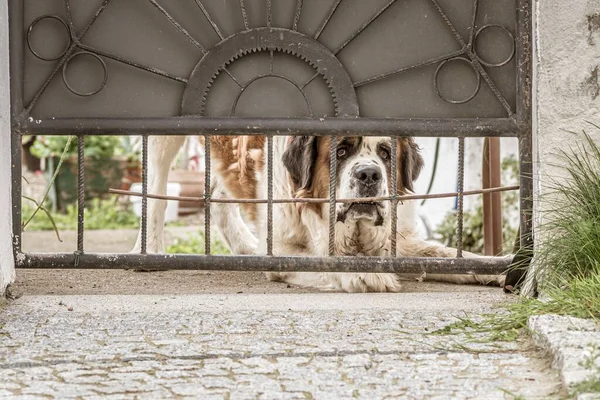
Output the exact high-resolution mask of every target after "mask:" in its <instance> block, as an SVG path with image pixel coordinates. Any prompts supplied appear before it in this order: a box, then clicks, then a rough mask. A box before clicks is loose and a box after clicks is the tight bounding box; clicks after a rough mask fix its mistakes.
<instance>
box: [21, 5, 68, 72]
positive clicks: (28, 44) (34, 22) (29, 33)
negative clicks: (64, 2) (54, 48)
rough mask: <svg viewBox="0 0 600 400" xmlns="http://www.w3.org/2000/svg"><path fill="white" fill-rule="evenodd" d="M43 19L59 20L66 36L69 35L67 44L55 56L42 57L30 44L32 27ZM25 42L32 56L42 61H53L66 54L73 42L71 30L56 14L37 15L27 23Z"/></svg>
mask: <svg viewBox="0 0 600 400" xmlns="http://www.w3.org/2000/svg"><path fill="white" fill-rule="evenodd" d="M45 19H51V20H54V21H58V22H60V23H61V24H62V26H63V27H64V28H65V31H66V32H67V36H68V37H69V41H68V43H67V46H66V47H65V49H64V50H63V51H61V52H60V53H59V54H58V55H57V56H56V57H43V56H41V55H40V54H39V53H38V52H37V51H35V50H34V49H33V46H32V45H31V33H32V32H33V28H34V27H35V26H36V24H37V23H38V22H41V21H43V20H45ZM26 42H27V47H28V48H29V51H31V53H32V54H33V55H34V56H36V57H37V58H39V59H40V60H43V61H55V60H58V59H59V58H62V57H63V56H64V55H65V54H67V51H69V48H70V47H71V44H72V43H73V39H72V38H71V30H70V29H69V26H68V25H67V23H66V22H65V21H64V20H63V19H62V18H60V17H58V16H56V15H42V16H41V17H37V18H36V19H35V20H34V21H33V22H32V23H31V25H29V28H28V29H27V38H26Z"/></svg>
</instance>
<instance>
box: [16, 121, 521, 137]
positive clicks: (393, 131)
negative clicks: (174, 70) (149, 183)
mask: <svg viewBox="0 0 600 400" xmlns="http://www.w3.org/2000/svg"><path fill="white" fill-rule="evenodd" d="M14 129H15V131H16V132H19V133H21V134H30V135H36V134H37V135H41V134H44V135H56V136H68V135H80V134H85V135H87V136H91V135H113V136H120V135H136V134H137V135H141V134H148V135H154V136H172V135H174V136H181V135H186V134H187V135H219V136H239V135H247V136H261V135H266V134H273V135H274V136H293V135H306V136H331V135H335V136H413V137H452V138H455V137H457V136H459V135H461V136H464V137H467V138H468V137H486V136H503V137H517V136H520V135H525V134H528V133H529V131H528V130H527V127H526V126H523V125H521V124H520V123H518V122H517V121H516V120H514V119H508V118H486V119H483V118H481V119H478V118H410V119H388V118H354V119H352V118H324V119H311V118H239V117H234V118H222V117H221V118H199V117H193V116H182V117H172V118H60V119H39V120H35V121H34V120H33V119H32V120H31V121H30V120H29V119H25V120H21V121H20V124H17V125H15V128H14Z"/></svg>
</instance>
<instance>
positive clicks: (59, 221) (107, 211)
mask: <svg viewBox="0 0 600 400" xmlns="http://www.w3.org/2000/svg"><path fill="white" fill-rule="evenodd" d="M33 211H34V208H33V207H31V206H30V205H29V204H23V207H22V210H21V212H22V214H23V219H27V218H28V217H29V216H30V215H31V214H33ZM48 215H49V214H47V216H48ZM50 217H51V218H47V217H44V216H42V215H41V214H38V215H37V216H36V217H34V218H33V219H32V220H31V222H30V223H29V224H28V225H27V229H28V230H31V231H43V230H55V231H59V230H74V229H77V206H76V205H75V204H70V205H68V206H67V209H66V212H65V213H55V214H54V215H51V216H50ZM84 220H85V229H89V230H96V229H135V228H138V227H139V217H137V216H136V215H135V213H134V212H133V207H132V205H131V204H130V203H129V202H124V203H121V202H119V201H118V199H117V198H116V197H112V198H109V199H106V200H101V199H92V200H91V201H88V202H87V203H86V207H85V210H84ZM57 233H58V232H57Z"/></svg>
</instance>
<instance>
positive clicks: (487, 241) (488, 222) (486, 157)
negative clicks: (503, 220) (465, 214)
mask: <svg viewBox="0 0 600 400" xmlns="http://www.w3.org/2000/svg"><path fill="white" fill-rule="evenodd" d="M482 155H483V158H482V163H481V187H482V188H483V189H487V188H490V187H492V186H491V184H490V141H489V138H485V139H484V140H483V152H482ZM482 202H483V249H484V254H485V255H486V256H491V255H492V254H493V253H494V248H493V246H492V235H493V234H494V230H493V229H492V202H491V198H490V196H489V194H484V195H483V199H482Z"/></svg>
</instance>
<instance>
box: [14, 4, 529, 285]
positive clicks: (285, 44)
mask: <svg viewBox="0 0 600 400" xmlns="http://www.w3.org/2000/svg"><path fill="white" fill-rule="evenodd" d="M9 6H10V25H11V26H10V43H11V49H10V51H11V98H12V129H13V135H12V137H13V146H12V149H13V151H12V165H13V177H16V178H14V179H13V188H12V190H13V192H12V193H13V207H14V209H13V218H14V225H13V226H14V251H15V259H16V263H17V267H20V268H73V267H77V268H124V267H128V268H139V267H143V268H145V269H153V268H167V269H227V270H262V271H290V270H294V271H341V272H350V271H353V272H356V271H364V272H422V271H426V272H428V273H466V272H475V273H486V274H497V273H500V272H502V271H503V270H505V268H506V267H507V265H508V264H509V263H510V262H511V260H510V259H507V258H494V257H482V258H477V259H465V258H462V257H460V251H461V247H462V243H461V238H462V235H461V230H462V197H463V187H462V184H460V185H459V190H458V192H459V194H458V204H459V208H458V210H459V220H458V230H459V234H458V238H459V242H458V244H457V247H458V252H459V253H458V255H457V258H451V259H437V258H414V257H320V258H317V257H287V256H235V255H233V256H217V255H210V240H207V243H209V245H208V248H207V250H208V251H207V255H164V254H146V251H145V246H143V248H142V253H141V254H111V255H105V254H102V255H100V254H91V253H87V252H85V249H84V247H83V236H84V227H85V223H84V219H83V209H84V206H85V204H84V199H83V176H84V174H85V165H84V161H83V156H84V154H83V153H84V151H83V150H84V140H85V136H88V135H124V134H127V135H140V136H142V140H143V157H142V158H143V171H144V173H143V185H142V187H143V200H142V203H143V208H144V209H145V208H146V203H147V198H148V196H149V195H151V194H148V192H147V186H148V182H147V180H148V179H147V161H148V159H147V143H148V136H149V135H160V136H166V135H191V134H196V135H204V137H205V139H206V141H207V144H209V143H210V137H211V136H214V135H266V136H267V140H268V142H269V143H272V138H273V137H274V136H278V135H320V136H325V135H331V137H332V138H336V137H340V136H352V135H354V136H391V137H397V136H422V137H456V138H457V140H458V142H459V154H458V158H459V171H461V172H460V175H461V176H460V177H459V182H462V181H463V179H464V171H463V170H462V169H461V166H463V165H464V141H465V140H468V139H469V138H475V137H497V136H503V137H517V138H518V139H519V148H520V157H519V158H520V171H521V177H520V209H521V211H520V232H521V245H522V246H525V247H528V246H530V245H531V243H530V241H531V218H530V210H531V190H532V181H531V120H530V118H531V72H530V67H531V62H530V55H531V37H530V31H531V26H530V20H531V16H530V10H531V4H530V0H370V1H363V0H225V1H216V0H181V1H177V2H174V1H167V0H127V1H123V0H85V1H84V0H9ZM260 86H262V88H261V87H260ZM257 93H262V95H260V96H259V95H257ZM265 93H267V94H268V96H266V95H264V94H265ZM25 134H39V135H41V134H44V135H75V136H77V138H78V167H79V184H78V189H79V190H78V207H79V208H78V215H79V220H78V228H77V231H78V245H77V251H76V252H75V253H62V254H56V253H55V254H39V253H23V252H22V251H21V245H20V244H21V206H20V204H21V200H20V199H21V179H18V177H20V176H21V154H20V151H21V137H22V135H25ZM331 142H332V143H333V142H335V140H332V141H331ZM392 142H393V143H395V142H396V141H395V140H393V141H392ZM207 153H208V152H207ZM392 160H393V162H394V161H395V158H394V157H392ZM206 161H207V165H206V167H207V168H206V171H207V177H206V185H207V189H209V181H210V157H207V160H206ZM333 164H334V163H332V166H333ZM392 170H393V171H395V166H393V167H392ZM332 176H333V175H332ZM330 184H331V185H333V187H335V186H334V185H335V182H330ZM386 200H387V201H391V202H392V204H397V203H398V201H400V200H402V198H401V197H400V196H399V195H398V193H392V195H391V196H389V197H388V198H386ZM204 202H205V205H206V220H207V221H208V222H207V224H209V223H210V204H211V198H210V191H209V190H206V193H205V195H204ZM259 202H262V203H267V204H268V206H269V207H272V204H273V200H272V198H271V196H269V199H265V200H260V201H259ZM323 202H329V204H330V205H334V204H335V202H336V198H335V190H330V198H329V199H324V200H323ZM392 209H393V210H395V207H392ZM330 219H331V221H333V213H330ZM392 223H393V224H395V215H394V220H393V222H392ZM269 225H270V224H269ZM331 225H332V224H330V228H331ZM207 226H209V225H207ZM141 227H142V228H141V229H142V231H143V232H144V235H143V236H144V237H145V236H146V235H145V231H146V215H144V216H143V218H142V224H141ZM208 233H209V232H207V234H208ZM269 234H271V232H269ZM330 236H331V235H330ZM392 246H395V241H392ZM392 254H395V252H392Z"/></svg>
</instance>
